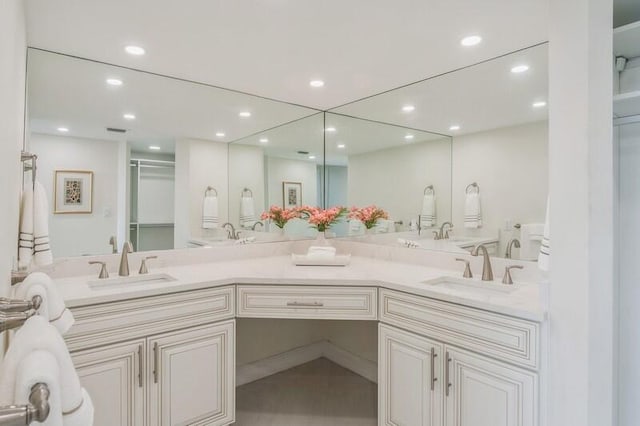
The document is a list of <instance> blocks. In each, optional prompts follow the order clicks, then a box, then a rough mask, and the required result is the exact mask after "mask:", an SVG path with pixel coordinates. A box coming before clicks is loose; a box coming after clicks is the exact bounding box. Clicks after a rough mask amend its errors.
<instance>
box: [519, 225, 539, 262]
mask: <svg viewBox="0 0 640 426" xmlns="http://www.w3.org/2000/svg"><path fill="white" fill-rule="evenodd" d="M543 234H544V224H543V223H524V224H522V226H521V227H520V259H521V260H533V261H535V260H537V259H538V254H539V253H540V245H541V243H542V236H543Z"/></svg>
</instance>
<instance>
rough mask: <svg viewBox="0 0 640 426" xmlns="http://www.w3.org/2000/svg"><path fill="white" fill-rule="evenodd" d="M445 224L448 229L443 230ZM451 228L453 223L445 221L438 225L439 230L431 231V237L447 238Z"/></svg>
mask: <svg viewBox="0 0 640 426" xmlns="http://www.w3.org/2000/svg"><path fill="white" fill-rule="evenodd" d="M445 226H449V229H446V230H445ZM451 229H453V223H451V222H445V223H443V224H442V225H440V231H439V232H436V231H433V239H434V240H448V239H449V231H450V230H451Z"/></svg>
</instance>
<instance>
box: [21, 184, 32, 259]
mask: <svg viewBox="0 0 640 426" xmlns="http://www.w3.org/2000/svg"><path fill="white" fill-rule="evenodd" d="M21 204H22V205H21V209H20V234H19V242H18V266H19V267H20V268H28V267H29V265H31V261H32V260H33V189H32V187H31V186H28V187H27V188H26V189H25V190H24V192H23V193H22V203H21Z"/></svg>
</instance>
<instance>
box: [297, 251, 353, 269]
mask: <svg viewBox="0 0 640 426" xmlns="http://www.w3.org/2000/svg"><path fill="white" fill-rule="evenodd" d="M291 259H292V260H293V264H294V265H296V266H347V265H348V264H349V262H350V261H351V255H350V254H337V255H335V256H334V257H327V258H326V259H322V258H318V257H315V258H313V257H311V258H310V257H308V256H307V255H306V254H292V255H291Z"/></svg>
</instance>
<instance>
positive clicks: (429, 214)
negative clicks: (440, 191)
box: [420, 193, 437, 228]
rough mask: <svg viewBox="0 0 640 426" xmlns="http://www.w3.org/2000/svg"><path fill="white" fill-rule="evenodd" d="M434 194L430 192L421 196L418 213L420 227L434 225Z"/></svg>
mask: <svg viewBox="0 0 640 426" xmlns="http://www.w3.org/2000/svg"><path fill="white" fill-rule="evenodd" d="M436 223H437V222H436V196H435V195H434V194H432V193H428V194H424V197H422V212H421V213H420V227H421V228H430V227H432V226H435V225H436Z"/></svg>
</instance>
